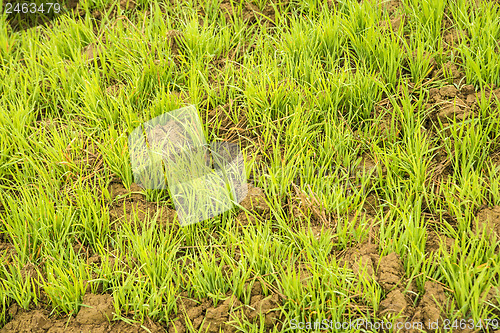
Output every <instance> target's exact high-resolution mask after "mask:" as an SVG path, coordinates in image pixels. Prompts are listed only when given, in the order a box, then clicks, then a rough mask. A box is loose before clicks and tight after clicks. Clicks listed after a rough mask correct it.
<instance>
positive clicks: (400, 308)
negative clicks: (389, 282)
mask: <svg viewBox="0 0 500 333" xmlns="http://www.w3.org/2000/svg"><path fill="white" fill-rule="evenodd" d="M407 307H408V303H407V302H406V299H405V296H404V295H403V293H401V291H400V290H398V289H396V290H393V291H391V292H390V293H389V294H388V295H387V297H386V298H385V299H384V300H383V301H382V302H380V310H381V313H386V312H387V313H391V314H398V313H402V312H404V311H405V310H406V308H407Z"/></svg>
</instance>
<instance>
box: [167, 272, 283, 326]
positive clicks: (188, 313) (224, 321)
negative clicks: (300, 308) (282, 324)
mask: <svg viewBox="0 0 500 333" xmlns="http://www.w3.org/2000/svg"><path fill="white" fill-rule="evenodd" d="M250 296H251V297H250V302H249V303H248V304H247V305H245V304H244V303H242V302H241V301H240V300H239V299H238V298H236V296H235V295H232V294H231V293H228V294H226V298H225V299H224V300H222V301H220V302H219V303H218V304H217V305H215V304H214V303H213V301H212V300H209V299H200V300H194V299H192V298H189V297H188V295H187V293H182V294H181V295H180V297H179V298H178V300H177V309H178V318H177V319H175V320H174V321H173V322H172V323H171V324H170V326H169V328H168V332H169V333H175V332H176V333H185V332H187V328H188V327H190V326H191V325H192V328H194V329H195V330H199V331H203V332H209V333H210V332H212V333H217V332H219V331H220V330H222V331H223V332H228V333H230V332H237V330H236V328H235V327H234V326H233V323H232V322H233V321H234V320H235V319H236V318H239V319H246V320H248V321H250V322H253V323H257V322H258V320H259V317H261V316H262V317H264V318H263V319H264V326H265V327H267V328H270V327H272V326H276V325H279V319H280V318H281V316H280V312H279V310H278V308H279V307H280V304H281V298H280V296H279V295H277V294H271V295H269V296H265V295H264V294H263V290H262V286H261V284H260V282H258V281H256V282H254V283H253V285H252V288H251V294H250Z"/></svg>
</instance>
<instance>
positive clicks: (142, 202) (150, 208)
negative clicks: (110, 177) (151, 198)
mask: <svg viewBox="0 0 500 333" xmlns="http://www.w3.org/2000/svg"><path fill="white" fill-rule="evenodd" d="M108 191H109V193H110V195H111V198H112V199H113V202H112V204H111V205H110V207H109V216H110V220H111V222H114V221H116V222H120V223H123V222H128V223H130V224H133V225H135V226H139V224H138V223H137V222H140V221H145V220H146V219H147V218H153V217H154V216H155V215H156V214H158V219H157V223H159V225H160V226H162V227H165V226H166V225H170V224H175V225H176V226H178V224H176V223H174V221H175V216H176V214H177V212H176V211H175V210H174V209H172V208H169V207H167V206H166V205H159V204H157V203H155V202H148V201H146V198H145V194H144V192H143V189H142V188H141V187H140V186H139V185H137V184H135V183H132V184H131V186H130V189H127V188H125V186H123V184H121V183H111V184H110V186H109V189H108Z"/></svg>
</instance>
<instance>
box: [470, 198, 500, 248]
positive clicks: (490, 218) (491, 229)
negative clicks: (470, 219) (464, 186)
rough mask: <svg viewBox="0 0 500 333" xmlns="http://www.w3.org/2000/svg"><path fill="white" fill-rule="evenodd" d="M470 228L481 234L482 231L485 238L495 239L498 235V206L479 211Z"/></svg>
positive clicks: (499, 215) (499, 209)
mask: <svg viewBox="0 0 500 333" xmlns="http://www.w3.org/2000/svg"><path fill="white" fill-rule="evenodd" d="M472 229H473V231H475V232H476V233H477V234H482V233H483V231H484V234H485V236H486V237H487V238H489V239H490V240H493V241H495V240H497V239H498V238H499V237H500V206H495V207H492V208H485V209H482V210H481V211H479V212H478V214H477V216H476V223H475V225H473V227H472Z"/></svg>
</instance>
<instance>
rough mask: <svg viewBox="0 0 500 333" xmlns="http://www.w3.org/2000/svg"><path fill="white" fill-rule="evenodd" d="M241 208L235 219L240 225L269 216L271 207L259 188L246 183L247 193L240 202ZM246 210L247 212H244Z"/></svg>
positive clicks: (253, 222)
mask: <svg viewBox="0 0 500 333" xmlns="http://www.w3.org/2000/svg"><path fill="white" fill-rule="evenodd" d="M240 206H242V207H243V209H242V210H241V211H240V212H239V213H238V216H237V217H236V220H237V221H238V223H239V224H240V225H241V226H247V225H249V224H255V223H256V222H257V221H259V220H260V221H263V220H266V219H268V218H269V212H270V210H271V208H270V207H269V204H268V203H267V200H266V195H265V193H264V191H263V190H262V189H261V188H258V187H254V186H252V185H250V184H248V194H247V196H246V197H245V199H243V200H242V201H241V202H240ZM245 210H248V211H249V212H246V211H245Z"/></svg>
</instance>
